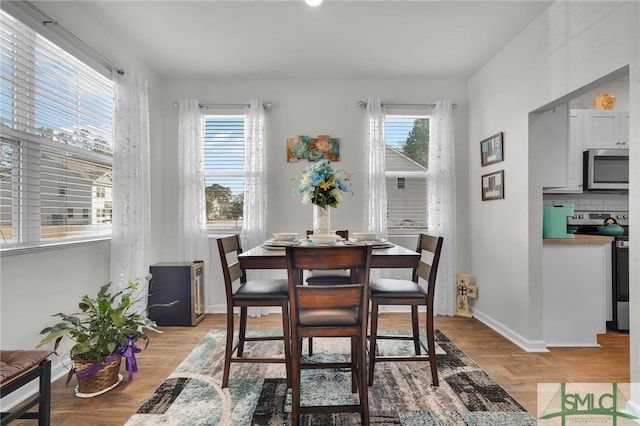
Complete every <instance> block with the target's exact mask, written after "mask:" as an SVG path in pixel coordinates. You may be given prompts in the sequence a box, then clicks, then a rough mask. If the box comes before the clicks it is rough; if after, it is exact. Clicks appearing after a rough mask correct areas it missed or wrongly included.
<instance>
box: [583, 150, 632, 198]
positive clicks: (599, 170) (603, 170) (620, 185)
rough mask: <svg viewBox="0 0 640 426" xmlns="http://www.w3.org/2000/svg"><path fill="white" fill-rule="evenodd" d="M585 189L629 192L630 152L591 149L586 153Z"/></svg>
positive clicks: (584, 169)
mask: <svg viewBox="0 0 640 426" xmlns="http://www.w3.org/2000/svg"><path fill="white" fill-rule="evenodd" d="M583 174H584V189H586V190H588V191H598V190H629V150H628V149H589V150H587V151H584V168H583Z"/></svg>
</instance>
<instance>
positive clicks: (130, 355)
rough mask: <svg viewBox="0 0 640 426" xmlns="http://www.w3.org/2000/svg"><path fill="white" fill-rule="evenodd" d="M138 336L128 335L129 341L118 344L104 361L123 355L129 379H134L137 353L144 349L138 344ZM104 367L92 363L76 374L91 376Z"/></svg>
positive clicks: (108, 361) (136, 368)
mask: <svg viewBox="0 0 640 426" xmlns="http://www.w3.org/2000/svg"><path fill="white" fill-rule="evenodd" d="M137 337H138V336H137V335H133V336H129V337H127V343H126V344H125V345H118V347H117V348H116V350H115V351H113V353H112V354H111V355H109V356H108V357H106V358H105V359H104V362H105V363H106V364H109V363H110V362H113V361H115V360H116V358H118V356H119V355H120V356H122V357H123V358H124V359H125V368H126V370H127V371H128V372H129V381H131V380H132V379H133V373H135V372H137V371H138V364H137V362H136V356H135V354H137V353H140V352H142V349H140V348H139V347H138V346H136V340H137ZM102 367H104V365H99V364H91V365H90V366H88V367H87V368H83V369H82V370H77V371H76V375H78V376H79V377H86V376H90V375H92V374H95V373H97V372H98V371H100V369H101V368H102Z"/></svg>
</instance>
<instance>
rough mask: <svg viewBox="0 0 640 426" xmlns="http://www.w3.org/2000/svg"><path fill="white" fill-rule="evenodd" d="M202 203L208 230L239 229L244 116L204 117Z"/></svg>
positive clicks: (240, 219) (242, 191) (241, 196)
mask: <svg viewBox="0 0 640 426" xmlns="http://www.w3.org/2000/svg"><path fill="white" fill-rule="evenodd" d="M204 138H205V141H204V146H205V148H204V164H205V166H204V169H205V200H206V204H207V225H208V227H209V229H212V230H221V231H238V230H241V229H242V212H243V206H244V202H243V201H244V114H243V113H242V112H238V113H237V114H215V115H206V116H205V131H204Z"/></svg>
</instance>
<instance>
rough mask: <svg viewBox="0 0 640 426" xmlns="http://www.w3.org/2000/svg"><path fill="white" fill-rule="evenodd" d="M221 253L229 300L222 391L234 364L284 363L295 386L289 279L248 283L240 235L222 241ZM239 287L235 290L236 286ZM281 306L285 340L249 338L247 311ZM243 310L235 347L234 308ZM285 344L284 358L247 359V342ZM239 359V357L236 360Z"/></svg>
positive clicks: (219, 240) (219, 243)
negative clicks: (280, 342)
mask: <svg viewBox="0 0 640 426" xmlns="http://www.w3.org/2000/svg"><path fill="white" fill-rule="evenodd" d="M218 251H219V252H220V262H221V264H222V273H223V276H224V286H225V291H226V299H227V339H226V349H225V355H224V370H223V375H222V387H223V388H225V387H227V385H228V382H229V371H230V369H231V363H236V362H245V363H284V364H285V370H286V374H287V386H288V387H290V384H291V374H290V370H289V368H290V367H289V366H290V365H291V363H290V360H291V345H290V340H291V334H290V323H289V284H288V282H287V279H284V278H283V279H268V280H262V279H258V280H247V278H246V275H245V271H244V270H243V269H242V268H241V267H240V263H239V262H238V255H239V254H240V253H242V245H241V243H240V236H239V235H237V234H236V235H230V236H228V237H223V238H219V239H218ZM238 282H239V286H237V288H236V289H235V290H234V289H233V285H234V283H238ZM263 306H279V307H280V308H281V310H282V330H283V335H282V336H262V337H257V336H256V337H247V336H246V332H247V308H249V307H263ZM236 307H239V308H240V324H239V329H238V341H237V343H236V344H235V346H234V340H235V339H234V327H235V314H234V308H236ZM266 340H281V341H282V342H283V345H284V358H264V357H257V356H256V357H245V356H244V345H245V343H246V342H258V341H266ZM234 355H235V356H234Z"/></svg>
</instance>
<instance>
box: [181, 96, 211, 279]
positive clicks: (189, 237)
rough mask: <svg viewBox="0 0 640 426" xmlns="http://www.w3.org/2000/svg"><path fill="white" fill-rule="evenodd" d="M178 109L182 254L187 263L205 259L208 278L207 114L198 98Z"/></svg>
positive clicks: (187, 101)
mask: <svg viewBox="0 0 640 426" xmlns="http://www.w3.org/2000/svg"><path fill="white" fill-rule="evenodd" d="M178 109H179V118H178V188H179V192H180V196H179V200H178V241H177V246H178V256H179V257H180V260H182V261H185V262H193V261H196V260H202V261H204V264H205V277H206V276H207V275H208V269H209V267H208V265H209V241H208V239H207V219H206V215H207V212H206V204H205V198H204V138H203V136H202V131H203V115H202V112H201V109H200V102H199V101H198V100H196V99H182V100H180V102H179V107H178ZM205 279H206V278H205Z"/></svg>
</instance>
